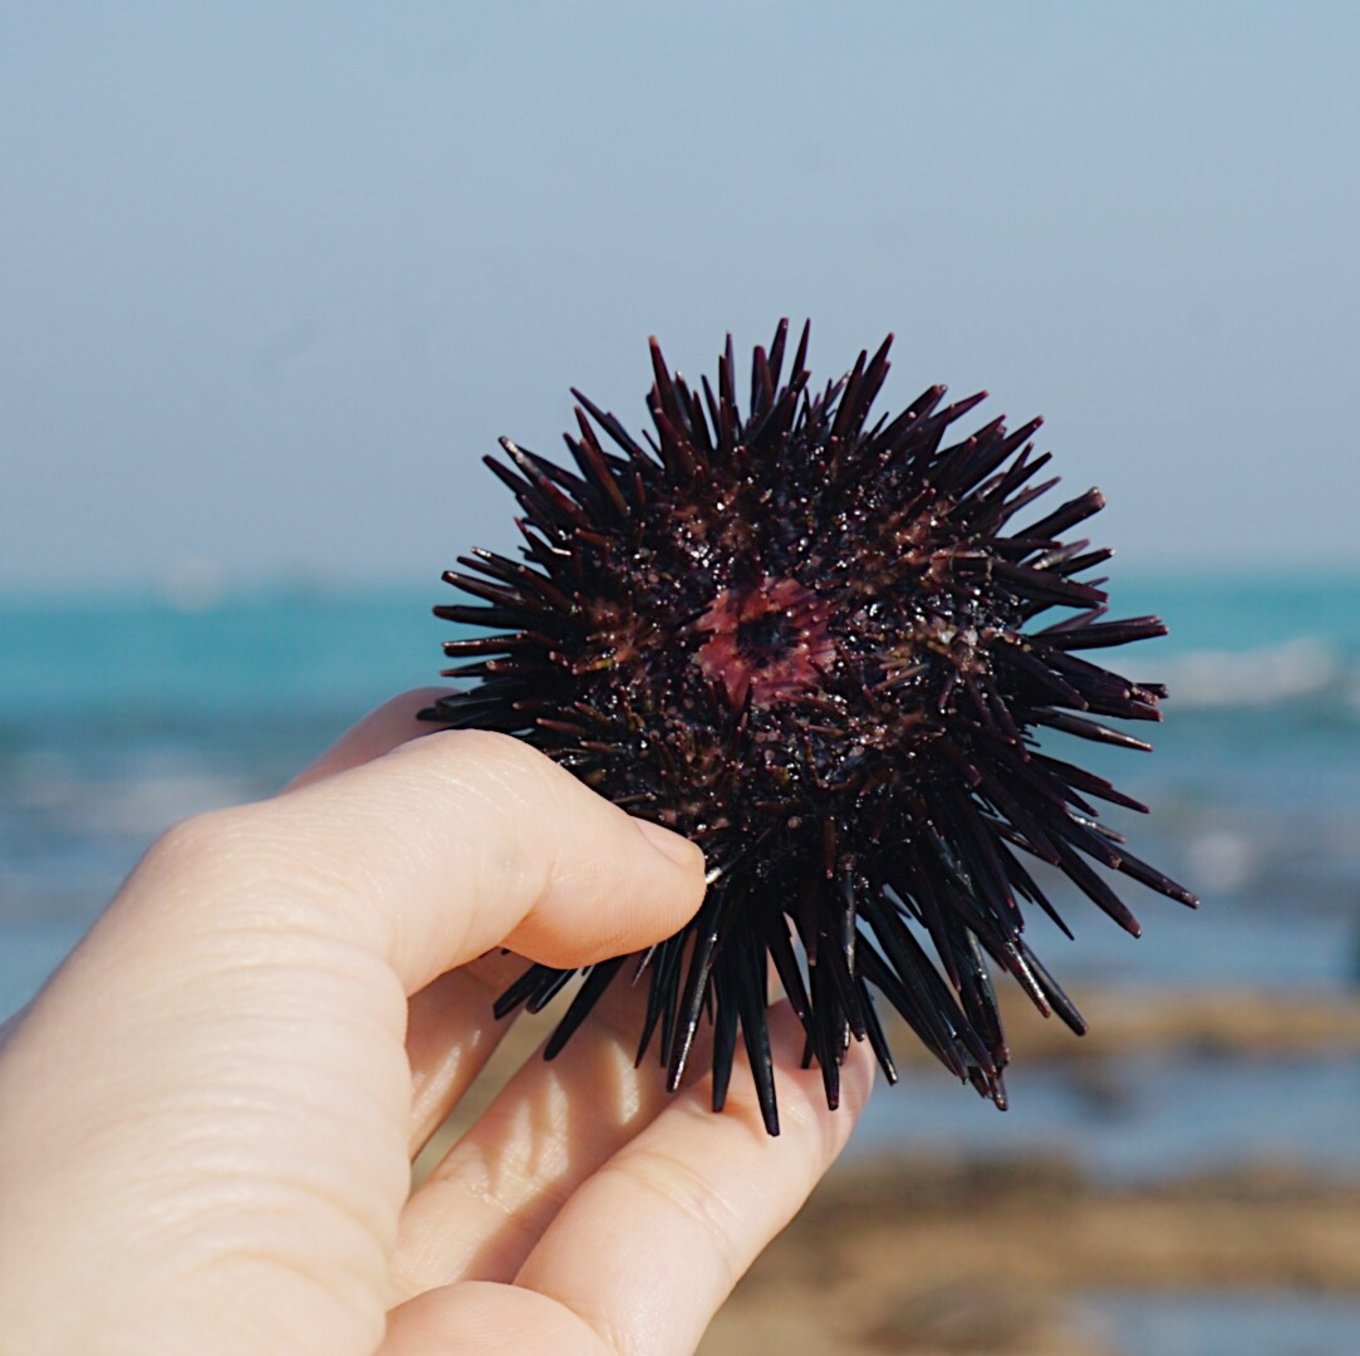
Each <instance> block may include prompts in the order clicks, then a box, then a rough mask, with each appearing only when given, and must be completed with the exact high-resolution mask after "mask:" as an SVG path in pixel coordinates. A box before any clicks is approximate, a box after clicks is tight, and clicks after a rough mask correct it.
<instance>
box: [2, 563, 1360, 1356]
mask: <svg viewBox="0 0 1360 1356" xmlns="http://www.w3.org/2000/svg"><path fill="white" fill-rule="evenodd" d="M444 591H445V590H444V588H443V586H442V585H441V584H440V583H439V582H438V581H437V580H431V581H430V582H429V583H428V584H426V583H423V582H417V583H413V584H411V585H409V586H401V587H391V588H388V589H385V590H379V591H371V592H366V593H362V592H346V593H339V592H336V593H330V592H325V591H321V590H317V589H315V588H297V587H294V588H290V589H274V590H257V591H255V592H252V593H242V594H239V595H228V596H222V597H209V598H203V597H198V598H187V599H186V598H183V597H181V598H180V599H179V600H178V602H172V601H170V600H168V599H166V598H162V597H158V596H156V595H153V594H149V593H148V594H146V595H131V594H126V595H118V594H92V595H90V596H89V597H86V598H73V597H69V596H68V597H49V598H36V597H27V598H26V597H9V598H8V599H0V1016H3V1015H4V1014H5V1013H8V1012H9V1011H12V1010H13V1009H15V1008H17V1007H18V1006H20V1005H21V1004H22V1003H23V1002H24V1001H26V999H27V998H28V997H29V996H30V995H31V994H32V992H33V991H34V990H35V989H36V987H37V986H38V985H39V984H40V983H41V982H42V980H43V978H44V977H45V975H46V974H47V973H49V971H50V969H51V968H52V966H53V965H54V964H55V963H56V962H57V960H58V959H59V958H60V956H61V955H62V954H64V952H65V951H66V950H67V949H68V948H69V947H70V946H71V945H72V943H73V942H74V941H75V940H76V939H77V938H78V937H79V936H80V934H81V933H82V931H83V930H84V929H85V928H86V927H87V926H88V925H89V923H90V921H91V919H92V918H93V917H94V916H95V914H96V913H97V911H98V910H99V909H100V907H101V906H102V905H103V903H104V901H105V900H106V899H107V898H108V896H109V894H110V893H111V892H112V891H113V890H114V889H115V888H116V886H117V885H118V883H119V881H120V880H121V878H122V877H123V876H124V875H125V874H126V872H127V871H128V870H129V869H130V868H131V867H132V865H133V864H134V863H135V861H136V860H137V858H138V856H139V855H140V854H141V852H142V851H143V850H144V849H145V847H146V846H147V844H148V843H149V842H150V841H151V840H152V839H153V838H154V837H155V836H156V835H157V834H158V833H160V832H161V831H162V830H163V829H164V828H166V827H167V826H168V825H169V824H171V823H173V822H174V821H175V820H177V819H180V818H182V817H184V816H186V815H189V814H193V813H195V812H197V811H200V810H204V809H208V808H211V807H214V806H218V805H223V804H227V803H231V802H234V801H239V800H243V799H247V798H253V797H258V796H262V795H267V794H268V793H269V792H270V791H271V790H273V789H274V788H276V787H277V786H278V785H279V784H280V783H281V782H282V781H284V780H285V779H286V778H287V777H288V776H289V775H290V774H291V773H292V772H293V771H295V770H296V769H297V768H299V767H300V766H301V765H303V764H304V763H305V762H306V761H307V760H309V759H310V758H312V757H313V756H314V755H315V754H317V753H318V752H320V750H321V749H323V748H324V747H325V746H326V745H327V744H328V743H329V742H330V741H331V740H332V739H333V738H335V736H337V735H338V734H339V733H340V732H341V731H342V730H343V729H344V728H345V727H346V726H347V725H349V724H350V723H351V722H352V721H353V720H355V719H356V718H357V717H358V716H360V715H361V714H363V712H364V711H366V710H367V709H369V708H370V707H372V706H374V705H376V704H377V703H378V702H380V701H382V700H383V699H384V698H385V697H387V696H389V695H391V694H392V693H394V692H397V691H400V690H401V689H403V688H406V687H410V686H416V685H420V684H424V683H427V682H430V681H432V680H435V679H437V674H438V670H439V668H440V667H441V655H440V652H439V642H440V641H441V640H442V639H445V638H447V637H448V636H449V635H451V634H453V631H452V628H450V627H449V626H447V624H445V623H441V622H438V621H436V620H434V619H433V618H432V617H431V616H430V612H429V609H430V607H431V605H432V604H433V603H435V602H440V601H445V599H444V596H443V594H444ZM1114 603H1115V612H1116V614H1122V615H1136V614H1139V613H1143V612H1159V613H1161V614H1162V615H1163V616H1164V617H1165V618H1166V619H1167V621H1168V622H1169V623H1170V625H1171V627H1172V634H1171V636H1170V637H1168V638H1167V639H1165V640H1159V641H1155V642H1150V643H1147V644H1143V645H1139V646H1135V647H1131V648H1130V649H1128V650H1125V651H1115V652H1111V653H1110V654H1109V656H1108V658H1109V661H1110V662H1112V663H1113V665H1114V667H1116V668H1120V669H1122V670H1123V671H1125V672H1127V673H1128V674H1129V676H1131V677H1134V678H1139V679H1147V680H1157V681H1163V682H1165V683H1166V684H1167V685H1168V686H1169V687H1170V689H1171V699H1170V701H1169V702H1168V703H1167V707H1166V710H1167V719H1166V721H1165V723H1164V724H1163V725H1162V726H1161V727H1159V728H1155V729H1153V730H1152V738H1153V740H1154V742H1155V743H1156V745H1157V749H1156V752H1155V753H1154V754H1151V755H1148V754H1138V753H1130V752H1123V751H1119V750H1107V749H1104V748H1099V747H1096V746H1092V745H1081V746H1080V747H1078V748H1076V749H1074V750H1072V751H1071V753H1070V755H1069V756H1078V757H1080V758H1082V759H1084V760H1085V761H1086V762H1087V763H1088V765H1091V766H1093V767H1094V768H1095V769H1096V770H1098V771H1100V772H1102V773H1104V774H1105V775H1109V776H1111V777H1112V778H1113V779H1114V780H1115V781H1116V782H1117V784H1119V785H1120V786H1121V787H1122V788H1123V789H1125V790H1126V791H1129V792H1130V793H1131V794H1133V795H1135V796H1137V797H1138V798H1139V799H1141V800H1144V801H1146V802H1149V803H1150V804H1151V805H1152V806H1153V814H1152V815H1151V816H1150V817H1147V818H1141V817H1137V816H1133V815H1127V816H1124V817H1123V818H1118V817H1116V823H1117V826H1118V827H1121V828H1123V829H1126V830H1127V831H1129V832H1130V835H1131V837H1132V838H1133V844H1134V847H1135V850H1136V851H1137V852H1138V853H1139V855H1141V856H1144V857H1146V858H1148V859H1150V860H1152V861H1153V862H1155V863H1156V864H1157V865H1158V866H1161V867H1163V868H1164V869H1166V870H1168V871H1169V872H1170V873H1171V874H1172V875H1173V876H1176V877H1178V878H1179V879H1181V880H1183V881H1185V882H1186V883H1187V884H1188V885H1190V886H1191V887H1192V888H1193V889H1195V890H1197V892H1198V893H1200V894H1201V896H1202V897H1203V899H1204V901H1205V902H1204V907H1203V908H1202V909H1201V910H1200V911H1199V912H1197V913H1192V912H1189V911H1186V910H1184V909H1182V908H1181V907H1179V906H1178V905H1175V904H1172V903H1170V902H1168V901H1166V900H1164V899H1161V898H1160V897H1157V896H1154V895H1151V894H1148V893H1146V892H1142V891H1141V890H1140V888H1139V887H1138V886H1136V885H1132V884H1130V885H1129V886H1128V887H1127V896H1126V897H1127V899H1128V902H1129V903H1130V905H1131V906H1132V907H1133V908H1134V911H1135V912H1136V913H1137V914H1138V915H1139V917H1140V918H1141V920H1142V921H1143V924H1144V928H1145V935H1144V937H1143V938H1142V939H1141V940H1140V941H1137V942H1134V941H1133V940H1132V939H1131V938H1129V937H1128V936H1126V935H1125V934H1124V933H1123V932H1121V931H1120V930H1119V929H1117V928H1116V927H1114V926H1113V924H1111V923H1110V922H1109V921H1108V920H1107V919H1105V918H1104V917H1103V916H1101V915H1099V914H1098V913H1097V912H1096V911H1095V910H1094V909H1093V908H1091V907H1090V906H1089V905H1086V904H1085V902H1084V901H1082V900H1080V899H1072V898H1070V892H1066V895H1065V892H1064V891H1063V890H1062V889H1061V888H1058V890H1057V892H1056V893H1057V895H1058V896H1059V897H1060V898H1064V897H1065V898H1067V900H1068V902H1069V907H1068V908H1066V909H1065V910H1064V912H1065V913H1066V916H1067V917H1068V921H1069V922H1070V923H1072V924H1073V925H1074V927H1075V930H1076V933H1077V938H1076V940H1075V941H1074V942H1069V941H1067V940H1066V939H1064V938H1063V937H1062V936H1061V935H1060V934H1059V933H1058V932H1057V931H1056V930H1055V929H1053V928H1052V927H1051V925H1049V924H1048V923H1047V922H1046V920H1044V919H1042V918H1037V919H1035V920H1034V921H1033V922H1032V924H1031V928H1032V933H1033V938H1032V941H1033V944H1034V945H1035V947H1036V950H1038V951H1039V954H1040V955H1041V956H1042V957H1043V958H1044V959H1045V961H1046V963H1047V964H1048V965H1049V967H1050V968H1051V969H1053V970H1054V971H1055V972H1056V973H1058V975H1059V976H1060V977H1061V978H1062V979H1063V980H1064V982H1066V981H1069V980H1070V981H1072V983H1073V984H1074V985H1076V986H1080V985H1081V984H1082V983H1084V982H1094V981H1101V982H1119V983H1128V984H1132V985H1137V986H1138V987H1139V988H1140V989H1152V990H1155V989H1156V988H1157V987H1158V986H1175V987H1179V988H1183V987H1185V986H1219V985H1237V986H1241V985H1251V986H1255V987H1259V988H1261V989H1262V990H1264V991H1267V992H1269V991H1276V992H1284V991H1297V990H1300V989H1309V990H1313V991H1318V992H1333V993H1337V992H1341V991H1344V990H1347V989H1350V988H1352V987H1354V986H1355V985H1356V984H1357V983H1360V831H1358V830H1360V576H1354V577H1335V578H1334V577H1328V576H1324V575H1281V576H1265V575H1262V576H1255V577H1253V576H1233V577H1227V576H1224V577H1208V578H1205V577H1196V576H1195V575H1193V574H1191V575H1185V576H1177V577H1166V578H1160V579H1159V578H1144V579H1134V580H1132V581H1126V582H1124V583H1123V584H1122V585H1121V586H1119V587H1117V590H1116V592H1115V595H1114ZM1148 728H1149V727H1142V728H1140V729H1139V730H1138V731H1137V733H1139V734H1140V735H1142V734H1147V733H1148ZM1053 747H1055V748H1056V747H1057V745H1056V744H1055V745H1054V746H1053ZM1113 1079H1114V1081H1115V1082H1116V1083H1117V1085H1118V1087H1119V1089H1120V1092H1119V1097H1118V1098H1117V1099H1116V1102H1115V1103H1114V1104H1112V1103H1111V1102H1110V1100H1109V1099H1108V1098H1092V1096H1091V1095H1090V1090H1089V1088H1083V1087H1081V1086H1080V1085H1079V1084H1077V1083H1075V1082H1074V1081H1073V1080H1072V1079H1071V1078H1070V1076H1069V1075H1067V1074H1064V1073H1063V1072H1062V1071H1061V1070H1056V1069H1045V1068H1036V1069H1033V1070H1030V1071H1026V1070H1024V1069H1023V1068H1019V1069H1016V1070H1013V1071H1012V1074H1011V1076H1010V1078H1009V1084H1010V1089H1011V1096H1012V1109H1011V1110H1010V1111H1009V1112H1008V1113H1007V1114H1006V1115H1005V1116H998V1115H997V1114H996V1113H995V1112H993V1111H991V1110H990V1108H988V1107H987V1106H985V1105H984V1104H982V1103H980V1102H979V1101H978V1100H977V1099H976V1098H975V1097H973V1096H971V1095H970V1094H968V1093H966V1092H963V1091H960V1090H959V1089H958V1088H957V1087H956V1086H954V1085H953V1084H952V1083H951V1082H950V1081H949V1080H948V1079H947V1078H946V1077H944V1076H943V1075H942V1074H941V1073H939V1072H938V1071H934V1072H931V1073H920V1074H916V1073H913V1074H911V1075H909V1076H908V1077H907V1078H906V1080H905V1086H903V1087H899V1088H897V1089H894V1090H891V1091H887V1092H885V1093H883V1094H881V1095H879V1096H877V1097H876V1099H875V1101H874V1103H873V1105H872V1106H871V1109H870V1114H869V1115H868V1117H867V1118H866V1124H865V1125H864V1127H863V1129H862V1132H861V1134H860V1135H859V1136H858V1137H857V1140H858V1142H859V1143H860V1144H861V1145H862V1146H868V1147H882V1146H887V1145H904V1144H905V1145H908V1146H910V1147H912V1148H923V1149H931V1148H943V1147H952V1148H955V1149H958V1148H963V1149H965V1150H972V1151H976V1152H980V1153H1012V1152H1024V1151H1027V1150H1031V1149H1042V1150H1044V1151H1045V1152H1065V1153H1068V1154H1070V1155H1072V1156H1074V1157H1075V1158H1077V1159H1078V1160H1079V1161H1081V1162H1082V1163H1084V1164H1085V1165H1086V1167H1087V1168H1088V1169H1089V1170H1090V1171H1091V1172H1092V1173H1094V1174H1096V1175H1097V1176H1099V1177H1102V1178H1106V1179H1110V1180H1129V1181H1132V1180H1138V1179H1145V1180H1146V1179H1151V1178H1158V1177H1163V1176H1166V1175H1167V1174H1173V1175H1174V1174H1176V1173H1178V1172H1193V1171H1195V1170H1197V1169H1200V1168H1206V1167H1224V1166H1227V1165H1230V1164H1233V1163H1249V1162H1260V1161H1264V1160H1274V1161H1278V1160H1280V1159H1286V1160H1293V1161H1296V1162H1302V1163H1305V1164H1307V1165H1309V1166H1311V1167H1313V1168H1316V1169H1324V1170H1328V1171H1331V1172H1333V1173H1335V1174H1337V1175H1339V1176H1344V1177H1354V1176H1357V1175H1360V1134H1358V1133H1357V1127H1360V1069H1357V1068H1356V1067H1355V1066H1354V1065H1353V1064H1351V1063H1345V1062H1338V1061H1335V1060H1333V1059H1328V1058H1323V1057H1316V1058H1313V1057H1299V1058H1294V1059H1289V1060H1272V1061H1266V1060H1237V1061H1233V1060H1217V1061H1208V1060H1202V1059H1196V1058H1177V1057H1156V1058H1154V1057H1139V1058H1131V1059H1129V1060H1127V1061H1124V1062H1123V1064H1122V1066H1121V1067H1120V1068H1118V1069H1116V1070H1114V1071H1113ZM1111 1304H1114V1307H1115V1309H1117V1307H1118V1305H1117V1304H1116V1303H1115V1302H1114V1301H1111ZM1205 1304H1207V1305H1208V1308H1207V1309H1206V1310H1205V1312H1207V1313H1210V1314H1212V1315H1213V1318H1212V1322H1210V1321H1209V1320H1205V1323H1206V1324H1208V1326H1207V1327H1205V1331H1208V1330H1209V1328H1212V1330H1213V1331H1214V1332H1215V1333H1217V1334H1218V1335H1219V1337H1224V1338H1226V1337H1228V1336H1229V1335H1230V1333H1231V1323H1230V1322H1229V1323H1228V1324H1227V1326H1226V1328H1225V1319H1224V1312H1223V1310H1222V1308H1221V1307H1220V1308H1218V1309H1215V1308H1214V1305H1213V1303H1212V1301H1211V1299H1210V1300H1206V1301H1205ZM1229 1307H1231V1306H1229ZM1183 1308H1184V1306H1183ZM1342 1308H1343V1309H1344V1310H1345V1315H1343V1318H1344V1320H1345V1322H1347V1323H1350V1322H1352V1321H1354V1320H1356V1318H1357V1317H1360V1316H1358V1315H1357V1314H1356V1313H1355V1312H1354V1306H1353V1305H1350V1304H1343V1305H1342ZM1111 1312H1113V1310H1111ZM1198 1312H1199V1310H1196V1309H1194V1307H1193V1306H1191V1307H1190V1308H1187V1309H1185V1313H1184V1314H1181V1311H1180V1310H1177V1311H1176V1313H1175V1314H1172V1311H1171V1310H1170V1309H1167V1308H1166V1306H1162V1308H1159V1309H1155V1310H1149V1311H1146V1312H1144V1313H1143V1316H1142V1319H1141V1320H1140V1321H1143V1322H1145V1323H1154V1326H1155V1322H1171V1321H1172V1320H1173V1319H1176V1315H1177V1314H1179V1315H1180V1319H1184V1321H1185V1322H1190V1323H1192V1325H1193V1321H1194V1314H1195V1313H1198ZM1328 1312H1329V1313H1330V1310H1329V1311H1328ZM1187 1314H1188V1315H1189V1317H1185V1315H1187ZM1323 1317H1324V1316H1323V1315H1322V1311H1321V1309H1319V1310H1318V1313H1317V1314H1315V1315H1313V1318H1312V1319H1307V1318H1306V1316H1305V1318H1304V1319H1301V1320H1300V1321H1301V1323H1302V1325H1303V1326H1302V1327H1301V1328H1299V1329H1298V1331H1300V1332H1306V1331H1313V1332H1315V1333H1316V1332H1318V1331H1321V1330H1322V1329H1319V1328H1318V1327H1317V1324H1319V1323H1323ZM1180 1319H1176V1321H1180ZM1329 1321H1330V1320H1329ZM1323 1327H1324V1328H1325V1323H1324V1324H1323ZM1150 1331H1151V1330H1150ZM1138 1349H1139V1350H1143V1349H1147V1350H1156V1349H1161V1350H1166V1349H1169V1348H1165V1347H1159V1346H1158V1344H1157V1341H1156V1340H1154V1339H1153V1338H1149V1344H1148V1345H1147V1346H1146V1348H1144V1347H1142V1346H1140V1347H1138ZM1176 1349H1178V1350H1180V1349H1183V1350H1187V1351H1188V1350H1201V1349H1203V1350H1210V1349H1213V1350H1217V1349H1219V1348H1217V1347H1210V1346H1203V1347H1201V1346H1195V1345H1193V1344H1192V1345H1188V1346H1185V1347H1183V1348H1182V1347H1177V1348H1176ZM1223 1349H1224V1350H1228V1349H1230V1348H1228V1347H1226V1346H1225V1347H1224V1348H1223ZM1231 1349H1234V1350H1246V1349H1252V1348H1251V1346H1250V1343H1249V1342H1248V1344H1247V1345H1246V1346H1237V1347H1233V1348H1231ZM1281 1349H1284V1348H1281ZM1288 1349H1290V1350H1294V1349H1296V1348H1295V1347H1289V1348H1288ZM1297 1349H1298V1350H1305V1349H1306V1350H1319V1351H1321V1350H1336V1349H1339V1348H1335V1347H1329V1346H1325V1345H1321V1346H1316V1347H1313V1346H1308V1347H1298V1348H1297Z"/></svg>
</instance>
